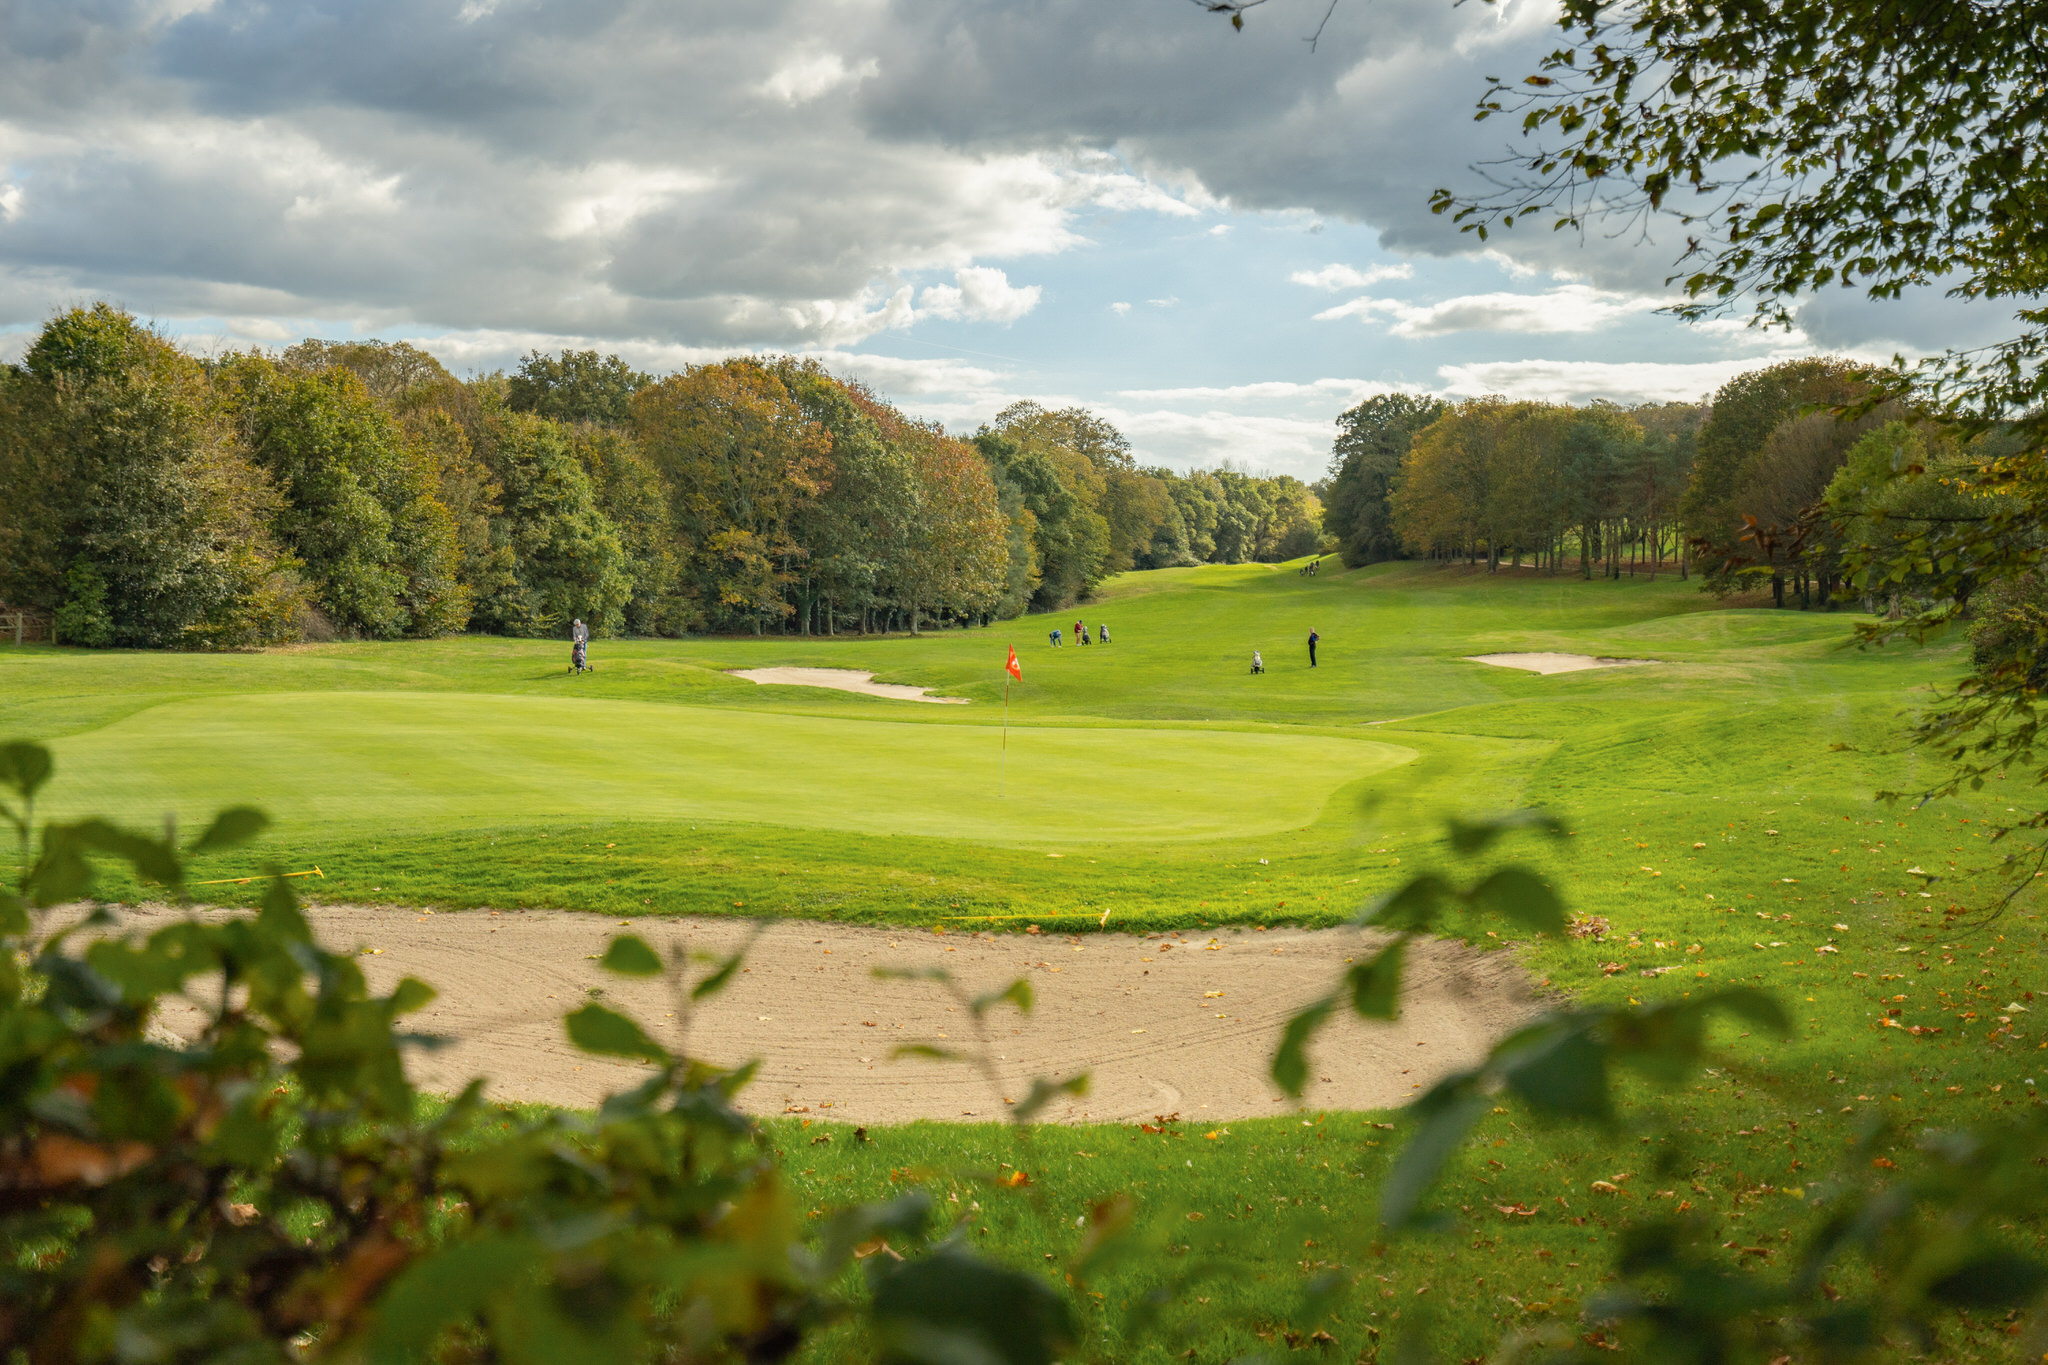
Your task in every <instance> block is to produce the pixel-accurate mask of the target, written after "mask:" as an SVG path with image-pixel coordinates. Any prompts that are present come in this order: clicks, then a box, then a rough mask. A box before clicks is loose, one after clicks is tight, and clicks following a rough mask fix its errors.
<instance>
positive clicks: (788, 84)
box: [759, 52, 882, 105]
mask: <svg viewBox="0 0 2048 1365" xmlns="http://www.w3.org/2000/svg"><path fill="white" fill-rule="evenodd" d="M881 70H882V64H881V63H880V62H879V61H877V60H876V59H875V58H873V57H869V58H868V59H867V60H866V61H863V62H860V63H857V64H856V65H854V66H851V67H849V66H848V65H847V64H846V58H844V57H842V56H840V55H839V54H838V53H836V52H824V53H818V54H815V55H813V56H809V57H799V58H797V59H796V60H794V61H792V62H789V63H787V64H785V65H783V66H781V67H778V68H777V69H776V71H775V74H774V75H772V76H770V77H769V78H768V79H767V80H765V81H763V82H761V85H760V87H759V88H760V91H761V93H762V94H764V95H769V96H772V97H773V98H775V99H779V100H781V101H782V102H783V103H784V104H788V105H798V104H809V103H810V102H811V101H812V100H815V99H819V98H822V97H823V96H825V95H829V94H831V93H832V92H833V91H834V90H837V89H839V88H840V87H841V86H846V85H858V84H859V83H860V82H862V81H864V80H868V79H870V78H872V77H874V76H877V75H879V74H881Z"/></svg>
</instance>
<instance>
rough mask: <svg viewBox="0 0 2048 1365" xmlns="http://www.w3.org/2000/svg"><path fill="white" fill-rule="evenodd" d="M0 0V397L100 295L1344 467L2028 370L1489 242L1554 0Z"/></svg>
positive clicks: (963, 424) (196, 312)
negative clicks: (1502, 176)
mask: <svg viewBox="0 0 2048 1365" xmlns="http://www.w3.org/2000/svg"><path fill="white" fill-rule="evenodd" d="M1326 4H1327V0H1267V3H1265V4H1263V5H1261V6H1259V7H1257V8H1255V9H1253V10H1251V11H1249V12H1248V13H1247V14H1246V17H1245V18H1246V22H1245V27H1244V29H1243V30H1242V31H1241V32H1240V31H1234V30H1233V29H1232V28H1231V27H1230V25H1229V24H1228V23H1227V22H1225V21H1224V20H1223V19H1221V18H1220V17H1218V16H1214V15H1210V14H1206V13H1204V12H1203V11H1202V10H1201V9H1200V8H1199V7H1198V6H1197V5H1195V4H1191V3H1188V0H745V2H744V3H730V4H712V3H706V2H705V0H685V3H675V0H302V2H300V3H292V2H291V0H0V359H5V358H10V357H13V356H16V355H18V354H19V353H20V351H21V350H22V349H23V348H24V347H25V346H26V344H27V342H28V341H29V340H30V339H31V338H32V337H33V335H34V333H35V331H36V329H37V328H38V327H40V326H41V325H42V323H43V322H44V321H45V320H46V319H47V318H48V317H49V316H50V315H51V314H52V313H53V312H54V311H56V310H59V309H62V308H66V307H70V306H74V305H77V304H80V303H85V302H90V301H92V300H95V299H108V300H111V301H113V302H115V303H118V304H120V305H122V306H124V307H126V308H128V309H130V310H131V311H133V312H135V313H136V314H137V315H138V316H142V317H146V318H148V319H151V320H153V321H154V322H156V323H158V324H159V325H161V326H163V327H164V328H165V329H166V330H168V331H169V332H171V333H172V334H174V335H177V336H179V337H180V338H182V339H183V340H184V342H185V344H186V345H187V346H188V347H190V348H191V349H193V350H195V351H198V352H201V353H218V352H221V351H225V350H229V349H247V348H251V347H267V348H278V347H283V346H287V345H289V344H291V343H292V342H294V341H297V340H299V339H301V338H303V337H307V336H315V337H325V338H332V339H354V338H371V337H375V338H381V339H384V340H388V341H396V340H406V341H411V342H413V343H415V344H417V345H420V346H422V347H424V348H425V349H427V350H429V351H431V352H433V353H434V354H435V355H437V356H438V357H440V359H441V360H442V361H443V362H444V363H445V364H447V365H448V366H449V367H450V368H451V369H453V370H454V371H455V372H457V373H458V374H469V373H475V372H484V371H489V370H493V369H497V368H501V367H505V368H509V367H512V366H515V365H516V364H517V363H518V361H519V358H520V357H521V356H522V355H524V354H526V353H527V352H528V351H530V350H533V349H540V350H543V351H554V350H559V349H561V348H564V347H573V348H576V349H586V348H588V349H596V350H598V351H601V352H614V353H617V354H618V355H620V356H622V357H624V358H625V359H627V360H628V361H630V362H632V363H633V364H635V365H637V366H639V367H641V368H644V369H650V370H655V371H669V370H673V369H677V368H680V367H682V366H684V365H687V364H694V363H702V362H705V361H709V360H715V359H718V358H721V357H724V356H727V355H732V354H738V353H743V352H768V353H780V352H790V353H796V354H804V355H816V356H817V357H818V358H819V359H821V360H822V361H823V362H824V363H825V364H826V365H827V366H828V367H830V368H831V369H833V370H834V371H835V372H837V373H841V374H847V375H852V376H857V377H859V378H861V379H864V380H866V381H867V382H869V383H870V384H872V385H873V386H874V387H876V388H877V389H879V390H880V391H881V392H882V393H884V394H885V395H887V396H889V397H891V398H892V399H894V400H895V401H896V402H897V403H898V405H899V406H901V407H902V408H904V409H905V410H906V411H908V412H910V413H912V414H913V415H916V416H920V417H925V418H930V419H935V420H939V421H942V422H944V423H946V425H947V426H948V427H949V428H951V429H954V430H957V431H962V432H967V431H971V430H973V428H974V427H975V426H977V425H978V424H979V423H981V422H984V421H986V420H988V419H989V418H991V417H993V416H994V415H995V414H996V413H997V412H998V411H999V410H1001V408H1003V407H1004V406H1005V405H1006V404H1008V403H1010V402H1013V401H1016V400H1018V399H1022V398H1029V399H1033V400H1035V401H1037V402H1040V403H1043V404H1045V405H1046V406H1049V407H1063V406H1067V405H1069V404H1079V405H1082V406H1085V407H1088V408H1090V409H1092V410H1094V411H1095V412H1096V413H1098V414H1100V415H1101V416H1104V417H1106V418H1108V419H1109V420H1111V421H1112V422H1114V423H1116V424H1117V425H1118V426H1119V427H1120V428H1122V429H1123V431H1124V432H1125V434H1126V435H1127V436H1129V437H1130V439H1131V441H1132V445H1133V447H1134V451H1135V453H1136V454H1137V456H1138V457H1139V459H1140V460H1141V461H1142V462H1144V463H1148V464H1164V465H1170V466H1173V467H1177V468H1186V467H1190V466H1197V465H1200V466H1213V465H1216V464H1218V463H1221V462H1223V461H1230V462H1233V463H1234V464H1236V465H1237V466H1239V467H1242V468H1248V469H1252V470H1256V471H1262V472H1273V473H1290V474H1294V475H1297V476H1299V477H1302V478H1304V479H1313V478H1315V477H1317V476H1318V475H1320V474H1321V473H1322V472H1323V470H1324V467H1325V466H1326V465H1327V463H1328V461H1329V452H1330V441H1331V438H1332V435H1333V434H1334V427H1333V421H1334V419H1335V417H1336V416H1337V414H1339V413H1340V412H1342V411H1343V410H1344V409H1345V408H1347V407H1349V406H1351V405H1352V404H1355V403H1357V402H1358V401H1360V400H1362V399H1363V398H1365V397H1368V396H1370V395H1372V394H1374V393H1381V392H1388V391H1392V390H1407V391H1415V392H1430V393H1438V394H1443V395H1447V396H1450V397H1468V396H1478V395H1481V394H1488V393H1499V394H1506V395H1508V396H1511V397H1517V398H1524V397H1526V398H1542V399H1549V400H1556V401H1572V402H1583V401H1587V400H1589V399H1594V398H1606V399H1611V400H1614V401H1617V402H1637V401H1650V400H1663V399H1674V398H1676V399H1698V398H1701V397H1704V396H1706V395H1707V394H1709V393H1710V392H1711V391H1712V390H1713V389H1714V388H1716V387H1718V386H1719V385H1720V384H1721V383H1723V382H1725V381H1726V380H1727V379H1729V378H1731V377H1732V376H1733V375H1735V374H1737V373H1739V372H1741V371H1742V370H1744V369H1749V368H1754V367H1755V366H1757V365H1759V364H1764V363H1768V362H1769V361H1771V360H1773V359H1778V358H1782V357H1786V356H1791V355H1802V354H1810V353H1813V352H1816V351H1826V352H1829V353H1834V354H1842V355H1852V356H1860V357H1864V358H1870V359H1885V358H1888V357H1889V356H1891V355H1892V354H1893V353H1894V352H1905V353H1907V354H1912V355H1917V354H1921V353H1926V352H1930V351H1937V350H1939V349H1941V348H1943V347H1947V346H1954V345H1969V344H1978V343H1981V342H1983V341H1986V340H1989V339H1992V338H1994V337H1996V336H1999V335H2002V334H2004V333H2005V332H2006V331H2007V330H2009V327H2010V316H2009V312H2005V313H2001V312H2000V311H1999V310H1997V309H1996V308H1990V309H1987V308H1985V307H1983V306H1970V307H1965V306H1962V305H1958V304H1953V303H1950V302H1948V301H1946V300H1944V299H1942V298H1941V297H1940V296H1939V294H1938V293H1937V292H1934V291H1929V292H1927V293H1925V294H1923V295H1921V296H1918V297H1909V298H1907V299H1905V300H1902V301H1900V302H1897V303H1892V304H1885V305H1879V304H1874V303H1871V302H1869V301H1867V300H1863V299H1861V298H1860V297H1859V296H1857V295H1854V294H1848V293H1842V292H1839V291H1838V292H1836V293H1833V294H1829V295H1824V296H1821V297H1818V298H1816V299H1813V300H1811V301H1809V302H1807V303H1806V304H1804V305H1803V306H1802V307H1801V309H1800V310H1799V313H1798V330H1797V331H1795V332H1793V333H1790V334H1787V333H1785V332H1782V331H1779V332H1770V333H1763V332H1758V331H1755V330H1752V329H1750V328H1747V327H1745V326H1744V325H1743V324H1742V320H1741V319H1740V318H1734V319H1724V320H1717V321H1714V322H1711V323H1708V324H1704V325H1687V324H1685V323H1682V322H1680V321H1678V320H1675V319H1672V318H1670V317H1668V316H1665V315H1663V314H1661V313H1659V312H1658V311H1657V310H1658V309H1660V308H1662V307H1663V306H1665V305H1667V304H1669V303H1670V302H1672V300H1673V297H1674V292H1673V290H1672V289H1671V288H1670V287H1669V286H1668V285H1667V283H1666V280H1667V278H1668V277H1669V276H1670V275H1671V273H1672V270H1673V265H1672V261H1673V258H1674V255H1675V246H1674V244H1675V243H1678V242H1680V241H1682V237H1683V234H1682V233H1681V232H1679V231H1678V230H1676V229H1675V227H1673V226H1672V225H1670V224H1651V225H1648V226H1647V228H1646V229H1644V228H1641V227H1638V228H1634V229H1630V230H1624V231H1613V230H1605V229H1603V230H1596V231H1593V232H1591V233H1588V234H1586V235H1585V236H1583V237H1581V236H1579V235H1575V234H1571V233H1563V234H1559V233H1554V232H1552V231H1550V229H1549V227H1548V226H1547V224H1546V225H1543V226H1532V227H1528V228H1517V229H1515V230H1513V231H1510V232H1506V233H1496V234H1494V235H1493V236H1492V238H1491V239H1490V240H1489V241H1488V242H1486V243H1484V244H1482V243H1480V242H1478V241H1477V240H1476V239H1475V238H1473V237H1472V236H1470V235H1468V234H1460V233H1459V232H1457V231H1456V230H1455V228H1454V227H1453V226H1452V225H1451V224H1450V223H1449V222H1448V221H1446V220H1445V219H1444V218H1442V217H1438V216H1435V215H1432V214H1431V213H1430V211H1429V208H1428V200H1429V195H1430V192H1431V191H1432V190H1434V189H1436V188H1437V187H1439V186H1448V187H1451V188H1453V189H1457V190H1466V191H1471V190H1476V189H1478V188H1479V187H1480V186H1481V185H1482V183H1483V182H1482V180H1481V176H1482V174H1483V173H1484V172H1483V167H1484V166H1485V165H1486V164H1488V163H1489V162H1493V161H1496V160H1497V159H1498V158H1500V157H1502V156H1503V155H1506V154H1508V153H1510V152H1512V151H1513V150H1514V149H1515V147H1516V146H1517V145H1519V144H1516V143H1515V142H1514V141H1513V135H1512V131H1511V130H1510V129H1508V128H1507V127H1504V126H1503V125H1502V123H1501V122H1500V121H1498V120H1496V121H1492V122H1487V123H1483V124H1481V123H1476V122H1475V121H1474V120H1473V118H1472V110H1473V106H1474V104H1475V102H1476V100H1477V99H1478V98H1479V96H1480V95H1481V93H1482V92H1483V91H1484V89H1485V83H1486V77H1487V76H1489V75H1506V76H1514V75H1516V74H1519V73H1524V72H1528V71H1533V70H1535V69H1536V64H1537V62H1538V60H1539V59H1540V57H1541V56H1542V54H1543V53H1544V52H1545V51H1547V50H1548V49H1549V48H1550V47H1551V46H1553V45H1554V44H1555V42H1556V40H1557V37H1558V33H1557V30H1556V29H1555V27H1554V26H1553V19H1554V9H1553V6H1552V4H1551V3H1550V0H1493V2H1492V3H1479V2H1478V0H1472V3H1466V4H1462V5H1460V4H1454V3H1452V0H1338V4H1337V6H1336V8H1335V9H1334V10H1333V11H1331V12H1330V18H1329V21H1328V24H1327V26H1326V27H1325V29H1324V31H1323V33H1322V35H1321V38H1320V40H1319V41H1317V42H1316V43H1315V44H1314V45H1313V46H1311V44H1310V43H1308V42H1307V41H1305V37H1306V35H1308V34H1309V33H1311V32H1312V31H1314V29H1315V27H1316V24H1317V22H1318V20H1319V19H1320V18H1321V17H1322V15H1323V13H1324V10H1325V8H1326Z"/></svg>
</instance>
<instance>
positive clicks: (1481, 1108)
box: [1380, 1073, 1492, 1228]
mask: <svg viewBox="0 0 2048 1365" xmlns="http://www.w3.org/2000/svg"><path fill="white" fill-rule="evenodd" d="M1408 1108H1409V1112H1410V1113H1413V1114H1415V1115H1417V1116H1418V1117H1419V1118H1421V1120H1422V1126H1421V1127H1420V1128H1419V1129H1417V1130H1416V1133H1415V1136H1414V1137H1412V1138H1410V1139H1408V1144H1407V1145H1406V1146H1405V1147H1403V1148H1402V1149H1401V1154H1400V1155H1399V1156H1397V1157H1395V1158H1394V1164H1393V1166H1392V1167H1391V1168H1390V1169H1389V1170H1388V1171H1387V1178H1386V1181H1385V1183H1383V1184H1382V1185H1381V1186H1380V1224H1381V1226H1383V1227H1388V1228H1404V1227H1407V1226H1409V1225H1410V1224H1411V1223H1413V1222H1414V1221H1415V1212H1416V1208H1417V1206H1418V1205H1420V1203H1421V1202H1422V1196H1423V1195H1424V1194H1426V1193H1428V1191H1429V1187H1430V1186H1431V1185H1433V1184H1435V1183H1436V1178H1437V1175H1438V1174H1439V1173H1440V1172H1441V1171H1442V1170H1443V1167H1444V1162H1445V1161H1447V1160H1449V1159H1450V1155H1451V1153H1452V1152H1454V1151H1456V1150H1457V1147H1458V1144H1459V1143H1461V1142H1463V1141H1464V1140H1465V1135H1466V1134H1467V1133H1469V1132H1471V1131H1472V1125H1473V1124H1475V1123H1477V1122H1479V1118H1480V1116H1481V1115H1482V1114H1484V1113H1485V1112H1486V1111H1487V1110H1488V1109H1490V1108H1492V1103H1491V1102H1490V1101H1489V1100H1488V1099H1487V1098H1486V1096H1484V1095H1482V1094H1480V1093H1479V1092H1478V1090H1477V1089H1475V1088H1474V1078H1473V1076H1472V1075H1471V1074H1469V1073H1466V1074H1463V1075H1457V1076H1449V1077H1446V1078H1445V1079H1443V1080H1441V1081H1439V1082H1438V1083H1437V1084H1436V1087H1435V1088H1434V1089H1432V1090H1431V1091H1430V1092H1429V1093H1428V1094H1426V1095H1424V1096H1423V1097H1422V1098H1421V1099H1419V1100H1417V1101H1416V1102H1415V1103H1414V1104H1412V1105H1410V1106H1409V1107H1408Z"/></svg>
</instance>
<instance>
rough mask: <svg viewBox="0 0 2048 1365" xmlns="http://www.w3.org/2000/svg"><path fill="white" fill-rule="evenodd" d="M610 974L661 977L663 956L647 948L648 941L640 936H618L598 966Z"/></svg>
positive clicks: (606, 950)
mask: <svg viewBox="0 0 2048 1365" xmlns="http://www.w3.org/2000/svg"><path fill="white" fill-rule="evenodd" d="M597 965H598V966H600V967H602V968H604V969H605V970H606V971H608V972H617V973H618V974H619V975H620V976H660V975H661V956H660V954H658V953H656V952H655V951H654V949H652V948H650V947H648V946H647V940H646V939H644V938H641V937H640V936H639V935H638V934H617V935H614V936H613V938H612V942H611V946H610V947H609V948H606V949H605V950H604V959H603V961H601V962H599V963H598V964H597Z"/></svg>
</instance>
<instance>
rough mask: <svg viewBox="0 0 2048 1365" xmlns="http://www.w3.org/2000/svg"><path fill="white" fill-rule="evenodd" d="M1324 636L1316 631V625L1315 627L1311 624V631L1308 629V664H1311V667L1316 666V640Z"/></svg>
mask: <svg viewBox="0 0 2048 1365" xmlns="http://www.w3.org/2000/svg"><path fill="white" fill-rule="evenodd" d="M1322 638H1323V637H1322V636H1320V635H1318V634H1316V631H1315V627H1314V626H1310V627H1309V631H1308V666H1309V667H1310V668H1314V667H1315V666H1316V641H1318V640H1320V639H1322Z"/></svg>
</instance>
